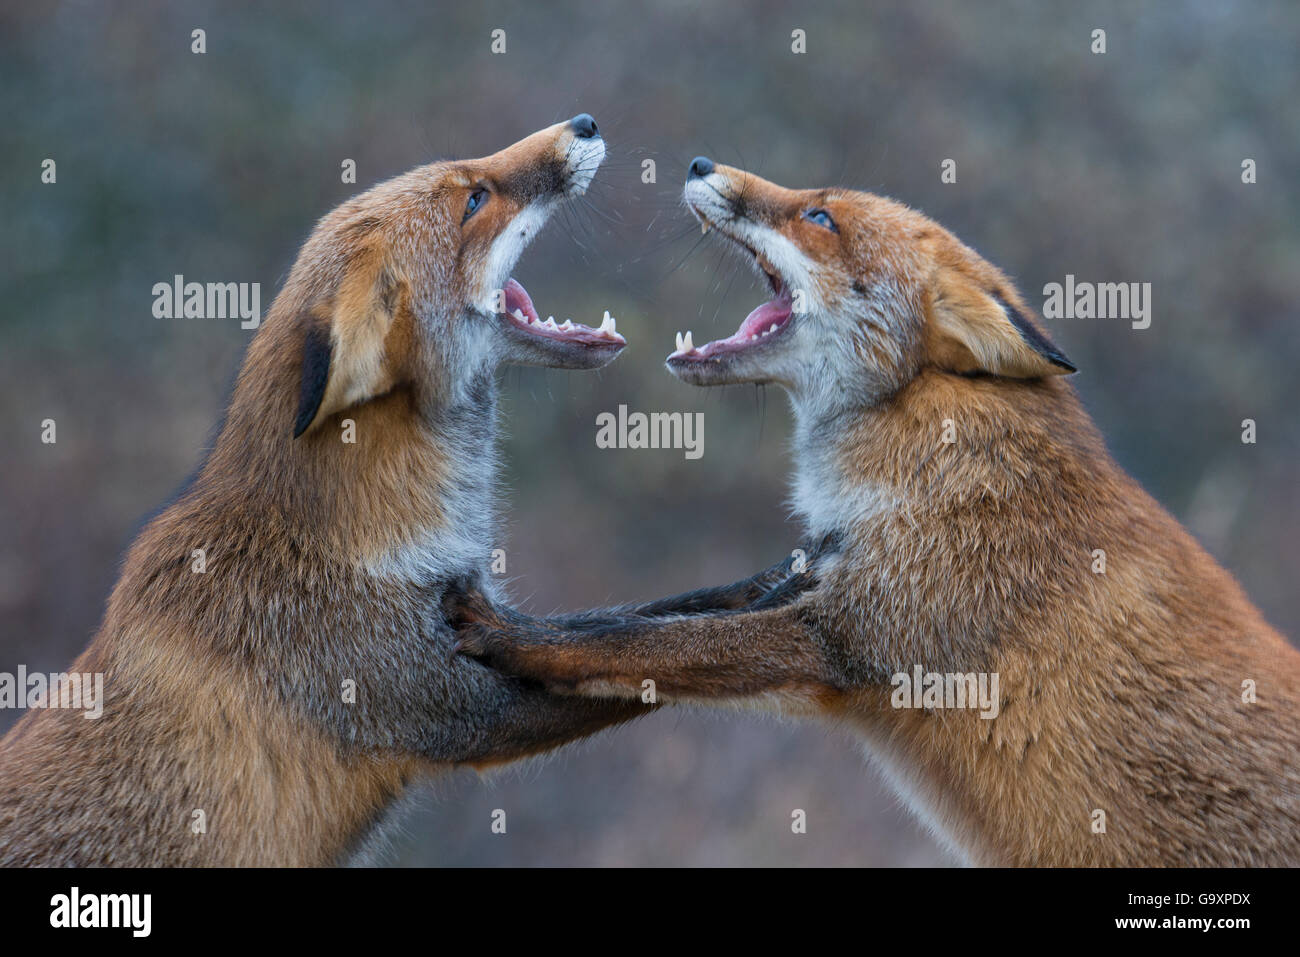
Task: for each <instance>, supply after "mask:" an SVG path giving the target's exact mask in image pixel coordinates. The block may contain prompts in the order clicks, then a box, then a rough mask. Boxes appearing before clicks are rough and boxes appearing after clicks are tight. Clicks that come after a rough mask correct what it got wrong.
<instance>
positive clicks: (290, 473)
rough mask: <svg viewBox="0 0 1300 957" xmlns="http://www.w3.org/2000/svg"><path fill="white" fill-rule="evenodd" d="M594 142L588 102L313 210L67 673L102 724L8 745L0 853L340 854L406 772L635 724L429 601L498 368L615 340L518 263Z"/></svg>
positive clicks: (50, 725)
mask: <svg viewBox="0 0 1300 957" xmlns="http://www.w3.org/2000/svg"><path fill="white" fill-rule="evenodd" d="M604 155H605V146H604V141H603V139H602V137H601V136H600V133H599V131H598V130H597V127H596V123H595V121H594V120H593V119H592V118H591V117H590V116H588V115H586V114H583V115H580V116H577V117H575V118H573V119H572V120H569V121H567V122H564V123H559V124H556V125H554V126H551V127H549V128H547V129H544V130H541V131H540V132H537V133H534V134H533V135H531V136H529V137H527V138H526V139H524V140H522V141H520V142H518V143H516V144H514V145H513V146H510V147H508V148H506V149H504V150H502V151H501V152H499V153H496V154H495V155H492V156H489V157H486V158H484V159H479V160H466V161H449V162H439V163H434V164H432V165H428V166H421V167H419V168H417V169H414V170H412V171H410V172H408V173H406V174H404V175H402V176H399V177H397V178H395V179H392V180H390V181H388V182H385V183H382V184H380V185H377V186H375V187H373V188H372V189H370V190H368V191H366V192H364V193H362V194H360V195H358V196H356V197H355V198H353V199H350V200H348V201H347V202H345V203H343V204H342V205H341V206H339V207H338V208H337V209H335V210H334V211H333V212H331V213H329V214H328V215H327V216H325V217H324V218H323V219H322V220H321V221H320V222H319V224H318V225H317V226H316V229H315V230H314V232H313V233H312V235H311V236H310V238H309V239H308V240H307V241H306V243H305V244H304V245H303V248H302V250H301V253H300V255H299V256H298V259H297V262H296V264H295V265H294V267H293V269H292V271H291V273H290V275H289V277H288V280H287V281H286V283H285V285H284V288H283V289H282V290H281V292H280V294H279V295H278V296H277V298H276V301H275V303H274V305H273V306H272V307H271V309H270V311H269V314H268V316H267V318H266V321H264V322H263V323H262V325H261V328H260V329H259V330H258V332H257V333H256V335H255V337H254V338H253V340H252V342H251V344H250V345H249V348H248V352H247V356H246V358H245V360H244V363H243V367H242V370H241V372H240V375H239V378H238V381H237V384H236V386H235V390H234V394H233V398H232V400H231V403H230V406H229V409H228V411H227V413H226V417H225V421H224V424H223V426H222V428H221V431H220V434H219V436H218V438H217V440H216V443H215V447H214V448H213V449H212V452H211V454H210V455H209V456H208V458H207V460H206V461H205V462H204V463H203V465H202V467H201V468H200V469H199V471H198V473H197V475H196V477H195V479H194V480H193V482H192V484H191V485H190V486H189V487H188V488H186V489H185V490H184V491H183V492H182V493H181V495H180V497H179V499H178V500H177V501H176V502H175V503H174V504H172V505H170V506H169V507H168V508H166V509H165V510H164V511H163V512H162V513H161V514H160V515H158V517H156V518H155V519H154V520H153V521H152V522H150V523H149V524H148V525H147V526H146V527H145V528H144V530H143V531H142V533H141V534H140V535H139V537H138V538H137V540H136V541H135V543H134V544H133V545H132V546H131V548H130V550H129V552H128V554H127V556H126V560H125V563H124V567H123V569H122V573H121V576H120V578H119V580H118V582H117V584H116V586H115V587H114V589H113V592H112V595H111V597H110V598H109V601H108V608H107V612H106V614H105V616H104V620H103V623H102V625H101V627H100V629H99V631H98V633H97V634H96V635H95V637H94V639H93V640H92V642H91V644H90V646H89V648H88V650H87V651H86V652H85V653H84V654H83V655H82V656H81V657H80V658H79V659H78V661H77V663H76V664H75V666H74V668H75V670H77V671H80V672H87V673H95V674H102V675H103V687H104V694H103V701H102V717H99V718H97V719H96V720H86V719H85V717H84V715H83V713H82V712H80V711H75V710H54V709H42V710H39V711H36V710H34V711H31V712H29V713H28V714H26V715H25V716H24V717H23V718H22V720H20V721H19V722H18V724H17V725H16V726H15V727H14V729H13V730H12V731H11V732H10V733H9V734H8V735H7V736H6V737H5V738H4V740H3V742H0V864H4V865H33V864H52V865H75V866H101V865H150V866H159V865H166V866H175V865H198V864H203V865H234V866H246V865H264V864H265V865H299V864H301V865H318V864H326V863H332V862H342V861H348V860H355V859H356V856H357V855H359V854H368V853H369V852H370V851H371V850H372V849H373V847H374V842H373V841H371V840H369V838H371V837H374V836H375V831H376V828H375V825H376V823H377V822H379V821H380V820H381V819H383V818H384V817H385V816H386V815H385V811H386V810H387V809H388V808H389V807H390V806H391V805H393V804H394V802H395V801H396V799H397V798H398V797H399V795H400V794H401V793H402V792H403V791H404V789H405V788H406V786H407V784H408V782H410V781H412V780H414V779H416V778H418V777H420V776H422V775H425V774H428V773H432V772H435V771H437V770H439V769H440V768H446V767H450V766H452V765H455V764H461V763H467V764H472V765H476V766H485V765H491V764H496V763H500V762H504V761H509V760H513V759H515V758H520V757H523V756H526V755H529V754H533V753H537V752H540V751H543V750H546V749H550V748H554V747H556V746H558V745H561V744H563V743H565V742H568V741H571V740H573V739H575V738H579V737H581V736H584V735H587V734H590V733H591V732H593V731H596V730H598V729H600V728H603V727H606V726H609V725H611V724H614V723H616V722H620V721H624V720H627V719H628V718H631V717H634V716H636V715H638V714H642V713H644V712H645V710H646V709H645V708H644V707H642V706H640V705H635V704H631V703H627V702H610V701H581V700H575V699H572V698H561V697H557V696H554V695H551V694H547V693H546V692H545V691H543V690H540V689H538V688H537V687H535V686H531V687H530V686H527V685H525V683H524V682H521V681H519V680H518V679H515V678H511V677H507V676H505V675H502V674H500V673H497V672H492V671H488V670H487V669H484V668H482V667H481V666H479V665H477V664H475V663H473V662H470V661H468V660H467V659H463V658H461V659H455V658H451V657H450V650H451V648H452V644H453V635H452V632H451V630H450V629H449V628H448V626H447V625H446V623H445V622H444V621H443V619H442V617H441V611H440V604H439V599H440V597H441V595H442V591H443V588H444V586H445V583H446V582H448V581H450V580H452V579H454V578H458V577H460V576H465V575H472V576H476V577H477V578H478V579H479V580H480V581H482V582H483V583H484V587H490V584H489V583H490V581H491V579H490V578H489V577H488V576H487V566H488V562H489V558H490V554H491V549H492V546H493V543H494V538H495V528H496V522H495V512H496V508H495V505H494V497H495V472H496V431H497V429H496V415H497V411H496V394H497V387H496V383H495V373H496V370H497V368H498V367H499V366H500V365H502V364H505V363H527V364H532V365H542V366H551V367H556V368H568V369H595V368H598V367H600V366H603V365H605V364H606V363H608V362H610V361H611V360H612V359H613V358H614V357H615V356H617V355H618V353H619V352H620V350H622V349H623V347H624V344H625V343H624V340H623V337H622V336H621V335H619V334H618V332H617V329H616V328H615V322H614V320H613V319H611V318H609V317H608V314H607V315H606V319H605V321H604V322H603V323H602V324H601V326H600V327H598V328H597V327H589V326H582V325H574V324H573V323H572V322H571V321H567V322H565V323H563V324H559V325H557V324H556V323H555V322H554V321H553V320H545V321H544V320H542V319H541V318H540V316H539V314H538V312H537V310H536V309H535V307H534V305H533V302H532V300H531V298H530V297H529V295H528V293H527V292H526V291H525V290H524V287H523V286H522V285H520V284H519V283H518V282H517V281H516V280H514V279H512V278H511V277H510V274H511V271H512V270H513V269H514V267H515V264H516V261H517V260H518V259H519V257H520V254H521V253H522V252H523V250H524V248H525V247H526V246H527V245H528V244H529V242H530V241H531V240H532V239H533V238H534V237H535V236H536V235H537V234H538V232H539V230H541V229H542V227H543V226H544V225H545V223H546V221H547V219H548V217H549V216H550V215H551V213H552V212H553V211H554V210H555V209H556V208H557V207H558V206H559V205H560V204H562V203H564V202H565V201H567V200H568V199H569V198H570V197H572V196H574V195H577V194H580V193H582V192H584V191H585V190H586V189H587V187H588V186H589V184H590V183H591V181H592V178H593V176H594V175H595V174H596V170H597V167H598V166H599V165H600V163H601V161H602V159H603V158H604Z"/></svg>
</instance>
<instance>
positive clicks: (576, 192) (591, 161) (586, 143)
mask: <svg viewBox="0 0 1300 957" xmlns="http://www.w3.org/2000/svg"><path fill="white" fill-rule="evenodd" d="M565 158H566V160H567V161H568V164H569V174H570V185H569V195H570V196H581V195H582V194H583V193H585V192H586V191H587V187H588V186H590V185H591V181H592V180H593V179H595V177H596V170H597V169H599V168H600V164H601V163H603V162H604V161H605V141H604V140H603V139H601V138H600V137H599V136H596V137H592V138H591V139H585V140H584V139H578V138H577V137H575V138H574V139H573V141H572V142H571V143H570V144H569V149H568V153H567V156H566V157H565Z"/></svg>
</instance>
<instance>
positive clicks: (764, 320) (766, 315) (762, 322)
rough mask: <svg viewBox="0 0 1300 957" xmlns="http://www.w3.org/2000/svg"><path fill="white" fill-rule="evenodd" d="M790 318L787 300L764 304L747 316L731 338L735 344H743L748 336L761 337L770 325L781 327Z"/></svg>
mask: <svg viewBox="0 0 1300 957" xmlns="http://www.w3.org/2000/svg"><path fill="white" fill-rule="evenodd" d="M789 318H790V301H789V300H788V299H784V298H782V299H773V300H772V301H771V302H765V303H763V304H762V305H761V306H759V307H758V308H757V309H755V310H754V311H753V312H751V313H750V314H749V315H748V316H746V317H745V321H744V322H742V323H741V324H740V329H738V330H737V331H736V334H735V335H733V336H732V337H731V338H732V339H733V340H735V341H736V342H743V341H745V340H747V339H749V337H750V336H757V335H762V334H763V333H764V332H766V331H767V330H768V329H770V328H772V325H773V324H774V323H775V324H776V325H778V326H779V325H781V323H783V322H785V321H786V320H787V319H789Z"/></svg>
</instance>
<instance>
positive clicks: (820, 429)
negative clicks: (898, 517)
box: [791, 395, 896, 539]
mask: <svg viewBox="0 0 1300 957" xmlns="http://www.w3.org/2000/svg"><path fill="white" fill-rule="evenodd" d="M792 404H793V408H794V441H793V443H792V453H793V456H794V468H793V483H792V485H793V488H792V494H791V504H792V506H793V508H794V511H795V513H796V514H797V515H799V517H800V518H801V519H802V520H803V522H804V525H805V528H806V530H807V532H808V534H809V536H810V537H812V538H813V539H818V538H820V537H822V536H823V535H826V534H829V533H830V532H834V531H846V530H848V529H851V528H852V527H853V526H855V525H856V524H858V523H859V522H861V521H864V520H866V519H869V518H870V517H871V516H873V515H876V514H878V513H880V512H882V511H884V510H885V509H887V508H889V507H890V506H891V505H893V504H896V502H895V499H894V497H893V495H892V494H891V493H890V491H889V487H888V485H886V484H884V483H882V482H873V481H870V480H865V481H864V478H863V476H861V475H858V474H853V473H852V472H851V470H849V469H847V468H846V467H845V461H846V458H847V456H848V452H847V450H846V449H845V448H844V446H845V440H846V439H848V438H849V437H850V436H852V435H853V434H854V433H855V432H856V431H857V430H858V429H860V428H861V427H862V426H863V424H864V422H865V420H867V419H869V418H870V417H871V415H872V412H871V410H870V409H869V408H868V407H866V406H864V405H855V404H849V403H846V404H843V405H834V404H830V403H829V402H828V400H827V399H826V398H824V397H821V396H819V397H816V398H814V399H811V400H808V399H802V398H800V397H798V396H794V395H792Z"/></svg>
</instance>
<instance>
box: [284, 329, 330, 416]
mask: <svg viewBox="0 0 1300 957" xmlns="http://www.w3.org/2000/svg"><path fill="white" fill-rule="evenodd" d="M332 351H333V350H332V348H331V344H330V334H329V332H328V330H326V329H325V328H324V327H322V326H318V325H313V326H310V327H308V329H307V335H306V337H305V339H304V341H303V348H302V380H301V383H300V385H299V389H298V414H297V416H296V417H295V418H294V420H293V437H294V438H295V439H296V438H298V436H300V435H302V434H303V433H304V432H306V431H307V426H309V425H311V423H312V420H313V419H315V418H316V413H317V412H318V411H320V404H321V400H323V399H324V398H325V385H326V383H327V382H328V381H329V376H330V353H331V352H332Z"/></svg>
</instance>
